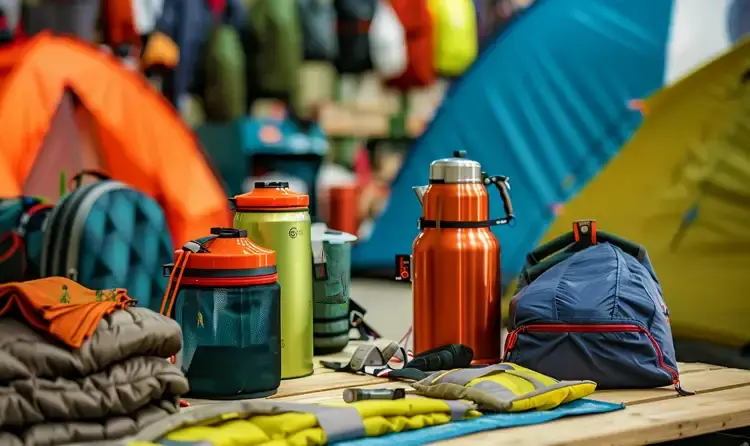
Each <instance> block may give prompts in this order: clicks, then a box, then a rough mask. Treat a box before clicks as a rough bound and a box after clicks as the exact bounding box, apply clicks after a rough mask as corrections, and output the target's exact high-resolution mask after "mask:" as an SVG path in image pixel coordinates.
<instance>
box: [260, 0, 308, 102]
mask: <svg viewBox="0 0 750 446" xmlns="http://www.w3.org/2000/svg"><path fill="white" fill-rule="evenodd" d="M249 24H250V32H249V36H248V37H249V38H248V39H246V45H247V46H246V53H247V57H248V67H251V68H249V70H248V71H249V72H248V84H249V87H248V90H249V96H250V98H249V99H250V100H251V102H252V100H254V99H258V98H273V99H281V100H283V101H285V102H287V103H288V104H289V105H290V106H292V107H293V108H297V107H299V105H300V104H299V93H300V70H301V68H302V60H303V44H302V29H301V24H300V20H299V12H298V6H297V2H296V1H295V0H255V1H254V2H253V4H252V8H251V11H250V20H249Z"/></svg>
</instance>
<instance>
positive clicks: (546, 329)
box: [504, 324, 695, 396]
mask: <svg viewBox="0 0 750 446" xmlns="http://www.w3.org/2000/svg"><path fill="white" fill-rule="evenodd" d="M523 332H532V333H534V332H536V333H642V334H644V335H646V336H647V337H648V340H649V341H650V342H651V345H652V346H653V347H654V350H655V351H656V360H657V362H658V363H659V367H660V368H661V369H662V370H664V371H666V372H667V373H669V375H670V376H671V377H672V384H673V385H674V389H675V391H676V392H677V393H678V394H680V395H681V396H687V395H694V394H695V392H690V391H687V390H685V389H683V388H682V386H681V385H680V374H679V372H678V371H677V370H675V369H673V368H672V367H670V366H668V365H667V364H665V363H664V354H663V353H662V351H661V347H659V343H658V342H656V339H654V337H653V336H652V335H651V333H649V331H648V330H646V329H645V328H643V327H641V326H640V325H635V324H602V325H599V324H597V325H593V324H592V325H586V324H538V325H527V326H525V327H520V328H517V329H515V330H513V331H511V332H510V333H508V338H507V339H506V340H505V354H504V360H506V361H507V359H508V354H509V353H510V351H511V350H513V347H515V345H516V341H517V340H518V335H519V334H521V333H523Z"/></svg>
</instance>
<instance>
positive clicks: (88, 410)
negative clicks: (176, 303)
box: [0, 308, 188, 446]
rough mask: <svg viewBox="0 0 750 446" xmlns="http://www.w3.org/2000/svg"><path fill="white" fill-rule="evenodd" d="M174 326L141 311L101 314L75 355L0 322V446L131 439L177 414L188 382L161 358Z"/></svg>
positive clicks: (174, 345) (175, 334)
mask: <svg viewBox="0 0 750 446" xmlns="http://www.w3.org/2000/svg"><path fill="white" fill-rule="evenodd" d="M181 347H182V335H181V331H180V328H179V326H178V325H177V323H176V322H175V321H173V320H171V319H169V318H166V317H164V316H161V315H159V314H157V313H154V312H152V311H150V310H148V309H144V308H128V309H125V310H120V311H116V312H114V313H112V314H111V315H108V316H106V317H105V318H104V319H103V320H102V321H101V322H100V323H99V326H98V327H97V330H96V332H95V333H94V335H93V336H92V337H91V339H89V340H87V341H86V342H85V343H84V345H83V346H82V347H81V348H80V349H77V350H71V349H69V348H68V347H66V346H64V345H62V344H60V343H58V342H56V341H55V340H54V339H52V338H50V337H49V336H46V335H45V334H43V333H41V332H38V331H36V330H34V329H32V328H31V327H29V326H28V325H26V324H25V323H23V322H21V321H18V320H16V319H13V318H8V317H5V318H0V445H3V446H5V445H6V444H7V445H14V444H19V445H21V444H23V445H24V446H35V445H54V444H65V443H71V442H81V441H100V440H107V439H117V438H122V437H124V436H127V435H132V434H134V433H135V432H137V431H138V430H139V429H140V428H141V427H143V426H145V425H147V424H150V423H152V422H154V421H156V420H158V419H160V418H163V417H165V416H167V415H170V414H173V413H177V412H178V411H179V397H180V396H181V395H184V394H185V393H187V391H188V382H187V379H186V378H185V377H184V376H183V374H182V372H181V371H180V370H179V368H177V367H176V366H174V365H172V364H171V363H170V362H169V361H167V360H166V358H167V357H169V356H172V355H175V354H177V352H179V350H180V348H181Z"/></svg>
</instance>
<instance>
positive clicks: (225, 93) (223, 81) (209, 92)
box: [203, 25, 247, 122]
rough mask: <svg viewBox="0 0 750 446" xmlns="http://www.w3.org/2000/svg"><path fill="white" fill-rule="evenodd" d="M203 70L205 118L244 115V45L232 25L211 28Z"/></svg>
mask: <svg viewBox="0 0 750 446" xmlns="http://www.w3.org/2000/svg"><path fill="white" fill-rule="evenodd" d="M205 70H206V84H205V91H204V93H203V100H204V101H205V104H204V107H205V112H206V120H207V121H209V122H228V121H233V120H235V119H238V118H240V117H242V116H244V115H245V112H246V111H247V109H246V106H247V88H246V85H245V82H246V79H247V73H246V71H247V70H246V67H245V49H244V48H243V46H242V40H241V39H240V35H239V33H238V32H237V30H236V29H234V27H232V26H230V25H218V26H216V27H215V28H214V29H213V30H212V31H211V36H210V37H209V39H208V44H207V51H206V65H205Z"/></svg>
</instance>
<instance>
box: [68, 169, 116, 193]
mask: <svg viewBox="0 0 750 446" xmlns="http://www.w3.org/2000/svg"><path fill="white" fill-rule="evenodd" d="M86 177H93V178H96V179H97V180H99V181H107V180H111V179H112V177H111V176H109V174H108V173H106V172H104V171H101V170H96V169H87V170H82V171H80V172H78V173H77V174H75V175H73V178H71V179H70V182H69V183H68V190H76V189H78V188H79V187H81V185H82V184H83V179H84V178H86Z"/></svg>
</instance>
